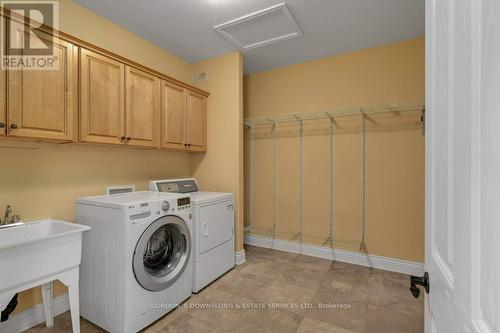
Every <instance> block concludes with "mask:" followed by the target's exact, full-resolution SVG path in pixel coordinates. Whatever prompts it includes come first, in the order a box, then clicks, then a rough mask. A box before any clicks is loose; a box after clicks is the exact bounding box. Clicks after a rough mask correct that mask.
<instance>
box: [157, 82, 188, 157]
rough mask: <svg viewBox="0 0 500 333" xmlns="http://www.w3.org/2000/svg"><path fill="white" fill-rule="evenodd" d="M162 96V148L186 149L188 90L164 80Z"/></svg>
mask: <svg viewBox="0 0 500 333" xmlns="http://www.w3.org/2000/svg"><path fill="white" fill-rule="evenodd" d="M161 96H162V107H161V117H160V118H161V148H167V149H168V148H170V149H175V150H186V149H187V144H186V139H187V138H186V92H185V90H184V88H183V87H181V86H179V85H176V84H174V83H170V82H168V81H164V80H162V81H161Z"/></svg>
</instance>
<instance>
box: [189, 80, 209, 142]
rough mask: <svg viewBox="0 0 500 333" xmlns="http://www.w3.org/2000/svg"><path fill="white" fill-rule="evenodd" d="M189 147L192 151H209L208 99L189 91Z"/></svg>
mask: <svg viewBox="0 0 500 333" xmlns="http://www.w3.org/2000/svg"><path fill="white" fill-rule="evenodd" d="M187 145H188V149H189V150H190V151H196V152H204V151H207V98H206V97H205V96H203V95H201V94H198V93H195V92H194V91H189V90H188V91H187Z"/></svg>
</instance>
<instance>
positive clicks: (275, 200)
mask: <svg viewBox="0 0 500 333" xmlns="http://www.w3.org/2000/svg"><path fill="white" fill-rule="evenodd" d="M272 132H273V230H272V233H273V240H272V244H271V248H274V241H275V240H276V231H277V225H276V214H277V204H278V159H277V150H278V133H277V132H278V130H277V128H276V123H274V122H273V127H272Z"/></svg>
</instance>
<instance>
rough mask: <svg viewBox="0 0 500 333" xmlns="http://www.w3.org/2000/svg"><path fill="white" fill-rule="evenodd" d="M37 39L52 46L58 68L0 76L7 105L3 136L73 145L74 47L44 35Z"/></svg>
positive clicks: (75, 119)
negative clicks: (3, 77) (59, 141)
mask: <svg viewBox="0 0 500 333" xmlns="http://www.w3.org/2000/svg"><path fill="white" fill-rule="evenodd" d="M26 37H27V38H28V37H29V36H26ZM38 37H39V38H41V39H42V40H43V41H44V42H45V43H47V44H49V45H50V44H52V45H53V49H54V55H55V56H57V58H58V63H59V64H58V66H59V68H58V69H57V70H10V71H6V73H4V76H6V77H7V87H6V88H7V92H6V93H7V101H8V102H7V112H4V115H5V113H6V114H7V123H6V129H7V135H8V136H14V137H27V138H40V139H51V140H63V141H73V140H74V139H76V137H75V136H76V126H77V123H76V121H77V110H78V104H77V101H78V89H77V86H78V81H77V77H78V66H77V59H78V58H77V56H78V54H77V47H76V46H75V45H73V44H72V43H69V42H66V41H64V40H60V39H54V40H53V39H52V37H51V36H50V35H47V34H39V35H38ZM2 81H3V79H2ZM2 91H5V90H4V88H3V89H2ZM2 101H4V99H2ZM0 122H1V123H4V124H5V116H4V119H3V121H2V118H1V116H0ZM3 132H4V131H3ZM4 134H5V133H4Z"/></svg>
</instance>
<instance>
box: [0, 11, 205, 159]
mask: <svg viewBox="0 0 500 333" xmlns="http://www.w3.org/2000/svg"><path fill="white" fill-rule="evenodd" d="M12 15H13V16H12V17H11V16H9V14H8V13H5V12H4V11H2V9H1V8H0V16H6V17H7V20H5V21H4V22H9V20H11V22H17V24H13V25H12V26H11V31H14V32H17V33H14V34H9V35H7V30H8V29H1V32H2V33H3V35H2V36H0V37H2V38H0V40H1V41H2V42H4V43H8V42H10V41H11V40H10V38H15V39H16V42H17V44H19V45H21V44H22V41H23V40H22V38H31V37H30V36H31V35H29V34H30V32H29V31H30V29H22V27H23V24H26V25H27V24H28V23H29V22H27V21H26V20H25V18H19V17H14V16H15V14H12ZM12 27H14V28H12ZM12 29H14V30H12ZM38 30H39V31H38V32H37V35H38V37H40V38H41V39H42V40H43V42H44V43H46V44H49V45H50V44H52V45H53V47H54V50H55V56H57V58H58V66H59V67H58V69H57V70H8V71H1V70H0V136H7V137H8V136H12V137H22V138H33V139H42V140H55V141H61V142H71V141H73V142H84V143H101V144H113V145H122V146H134V147H144V148H162V149H170V150H181V151H193V152H200V151H201V152H203V151H206V149H207V144H206V136H207V97H208V93H206V92H204V91H202V90H200V89H197V88H196V87H193V86H190V85H188V84H186V83H183V82H181V81H178V80H176V79H174V78H171V77H169V76H167V75H164V74H162V73H159V72H157V71H155V70H152V69H150V68H147V67H145V66H142V65H141V64H138V63H135V62H133V61H130V60H128V59H126V58H124V57H121V56H119V55H117V54H114V53H111V52H108V51H106V50H103V49H102V48H99V47H97V46H94V45H92V44H89V43H87V42H85V41H82V40H80V39H78V38H75V37H72V36H70V35H67V34H65V33H63V32H58V34H57V36H55V37H53V36H52V34H53V31H52V29H51V28H48V27H45V26H41V27H40V28H39V29H38ZM25 31H26V32H25ZM25 33H26V35H23V34H25ZM11 36H15V37H11Z"/></svg>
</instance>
